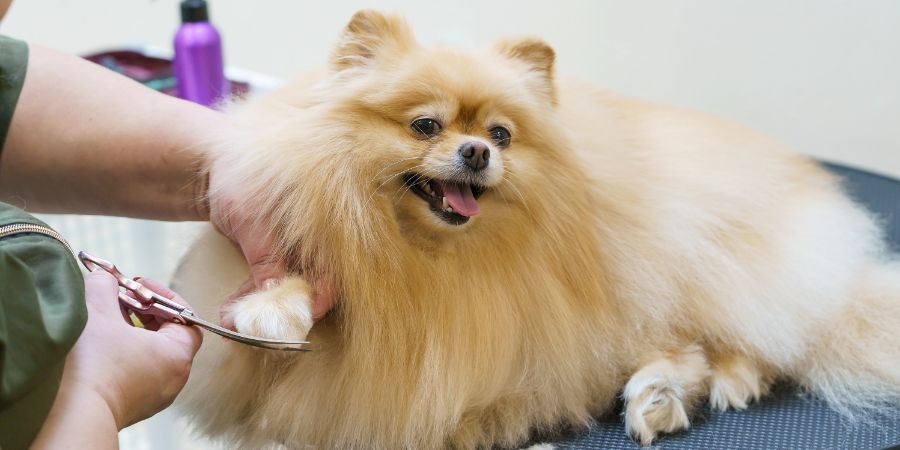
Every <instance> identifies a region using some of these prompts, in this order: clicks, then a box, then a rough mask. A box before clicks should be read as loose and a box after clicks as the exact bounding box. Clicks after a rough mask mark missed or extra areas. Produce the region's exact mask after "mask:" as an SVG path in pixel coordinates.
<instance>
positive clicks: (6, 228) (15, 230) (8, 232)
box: [0, 223, 75, 255]
mask: <svg viewBox="0 0 900 450" xmlns="http://www.w3.org/2000/svg"><path fill="white" fill-rule="evenodd" d="M27 233H35V234H42V235H44V236H48V237H51V238H53V239H56V240H57V241H59V242H60V243H61V244H62V245H63V246H65V247H66V250H68V251H69V253H71V254H73V255H74V254H75V252H74V251H72V247H70V246H69V243H68V242H66V240H65V239H64V238H63V237H62V235H61V234H59V233H57V232H56V230H54V229H52V228H48V227H45V226H42V225H35V224H33V223H12V224H9V225H3V226H2V227H0V239H3V238H7V237H9V236H15V235H18V234H27Z"/></svg>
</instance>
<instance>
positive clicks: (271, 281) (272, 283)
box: [263, 278, 278, 290]
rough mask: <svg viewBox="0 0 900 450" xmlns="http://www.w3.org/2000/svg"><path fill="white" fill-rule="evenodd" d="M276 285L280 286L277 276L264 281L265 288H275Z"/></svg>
mask: <svg viewBox="0 0 900 450" xmlns="http://www.w3.org/2000/svg"><path fill="white" fill-rule="evenodd" d="M275 286H278V280H277V279H275V278H269V279H267V280H265V281H263V289H266V290H268V289H272V288H274V287H275Z"/></svg>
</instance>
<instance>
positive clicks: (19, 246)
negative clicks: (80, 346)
mask: <svg viewBox="0 0 900 450" xmlns="http://www.w3.org/2000/svg"><path fill="white" fill-rule="evenodd" d="M23 222H24V223H34V224H41V222H40V221H38V220H37V219H35V218H33V217H31V216H29V215H28V214H26V213H25V212H24V211H22V210H20V209H17V208H14V207H11V206H9V205H4V204H2V203H0V226H3V225H8V224H11V223H23ZM86 321H87V308H86V306H85V302H84V278H83V277H82V274H81V271H80V270H79V268H78V265H77V263H76V261H75V258H74V257H73V256H72V255H71V253H69V251H68V249H67V248H66V247H65V246H64V245H63V244H61V243H60V242H59V241H56V240H55V239H52V238H49V237H46V236H43V235H39V234H18V235H13V236H7V237H5V238H0V448H2V449H4V450H15V449H20V448H27V447H28V445H29V444H30V443H31V441H32V440H33V439H34V437H35V435H36V434H37V432H38V431H39V430H40V427H41V424H43V422H44V420H45V419H46V417H47V414H48V413H49V411H50V407H51V405H52V404H53V399H54V397H55V396H56V391H57V390H58V388H59V382H60V377H61V376H62V370H63V366H64V364H65V359H66V354H67V353H68V352H69V350H70V349H71V347H72V345H74V343H75V341H76V340H77V339H78V336H79V335H80V334H81V331H82V330H83V328H84V324H85V322H86Z"/></svg>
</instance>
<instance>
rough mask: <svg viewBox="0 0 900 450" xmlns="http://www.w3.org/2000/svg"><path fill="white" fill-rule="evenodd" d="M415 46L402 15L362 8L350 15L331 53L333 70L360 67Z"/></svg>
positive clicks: (398, 54) (410, 31) (397, 54)
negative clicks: (386, 13)
mask: <svg viewBox="0 0 900 450" xmlns="http://www.w3.org/2000/svg"><path fill="white" fill-rule="evenodd" d="M415 46H416V39H415V37H414V36H413V33H412V30H411V29H410V28H409V25H407V24H406V21H405V20H403V18H401V17H398V16H389V15H385V14H382V13H380V12H378V11H373V10H370V9H364V10H362V11H359V12H357V13H356V14H354V15H353V18H352V19H350V23H348V24H347V27H346V28H344V32H343V33H342V34H341V38H340V40H339V41H338V44H337V46H336V47H335V49H334V52H332V54H331V68H332V70H334V71H335V72H339V71H341V70H345V69H349V68H352V67H363V66H367V65H370V64H372V62H374V61H376V60H379V59H382V58H391V57H396V56H400V55H403V54H404V53H406V52H407V51H409V50H410V49H412V48H413V47H415Z"/></svg>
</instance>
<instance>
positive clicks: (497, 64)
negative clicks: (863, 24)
mask: <svg viewBox="0 0 900 450" xmlns="http://www.w3.org/2000/svg"><path fill="white" fill-rule="evenodd" d="M421 116H428V117H436V118H438V119H440V121H442V124H443V126H444V130H443V131H442V133H441V134H440V135H439V136H437V137H436V138H434V139H426V140H423V139H418V138H417V137H416V136H414V135H413V134H412V133H411V132H410V129H409V124H410V123H411V121H413V120H414V119H415V118H417V117H421ZM233 117H234V118H235V120H236V121H237V122H238V123H239V124H241V126H242V127H241V129H239V130H235V134H234V136H229V137H228V139H227V140H226V141H227V142H224V143H223V144H222V146H221V147H222V151H221V152H220V153H218V154H216V155H214V158H215V160H216V161H217V164H218V166H217V167H220V168H221V170H219V171H217V173H216V176H221V177H223V178H222V179H224V180H227V182H228V185H229V186H232V187H235V188H237V189H240V190H242V192H243V193H244V194H246V196H247V198H249V199H250V200H249V201H248V203H247V204H246V205H244V206H245V207H248V208H254V210H256V211H258V212H259V215H260V216H261V217H265V218H266V219H267V220H266V222H267V223H268V224H269V225H270V226H271V227H272V230H273V231H274V232H275V233H276V234H277V236H278V249H279V254H280V255H281V256H282V257H283V258H285V260H286V261H287V262H288V264H289V265H290V267H291V268H292V269H293V270H294V271H295V272H296V273H300V272H301V271H302V273H303V274H304V277H306V278H308V279H318V278H321V277H323V276H325V274H327V275H328V277H330V278H331V279H333V280H334V281H335V283H336V285H337V286H338V288H339V292H340V295H339V298H338V300H337V304H336V307H335V309H334V310H333V311H331V313H329V314H328V315H327V316H326V317H325V318H324V319H322V320H321V321H319V322H318V323H317V324H316V325H315V326H314V327H313V328H312V330H311V331H310V333H309V339H310V341H311V342H312V343H313V346H312V348H313V349H314V351H313V352H311V353H305V354H290V355H285V354H279V353H277V352H269V351H260V350H256V349H251V348H246V347H242V346H240V345H237V344H233V343H231V342H225V341H221V340H218V339H210V340H208V341H207V343H206V344H205V348H204V349H203V350H202V351H201V354H200V356H199V357H198V360H197V364H196V365H197V367H196V368H195V370H194V373H193V375H192V379H191V383H190V384H189V386H188V388H187V389H186V391H185V396H186V405H187V409H188V411H189V413H190V415H191V416H192V417H193V418H194V419H195V422H196V423H197V424H198V425H199V427H200V429H201V430H202V431H203V432H205V433H208V434H211V435H219V436H224V437H225V438H227V439H230V440H231V442H233V443H235V444H236V445H239V446H240V447H242V448H247V447H249V446H259V445H263V444H265V443H268V442H278V443H283V444H286V445H287V446H289V447H301V446H302V445H304V444H312V445H313V446H315V447H318V448H341V449H347V448H379V449H396V448H415V449H426V448H442V447H447V446H449V447H455V448H475V447H484V446H489V445H491V444H499V445H504V446H512V445H517V444H520V443H523V442H524V441H525V440H526V439H527V438H528V436H529V433H530V432H532V431H534V430H552V429H554V428H556V427H559V426H567V425H575V426H579V425H584V424H587V423H589V421H590V420H591V418H592V417H595V416H596V415H598V414H601V413H603V412H606V411H608V410H609V409H610V408H611V407H612V406H613V404H614V402H615V400H616V398H617V396H618V395H619V394H620V393H622V392H624V394H623V396H624V398H625V400H626V402H627V404H626V413H625V421H626V424H627V427H628V430H629V432H630V433H632V434H633V435H634V436H635V437H636V439H638V440H639V441H640V442H642V443H645V444H647V443H650V442H651V441H652V440H653V439H654V438H655V437H656V436H658V435H659V434H660V433H664V432H670V431H675V430H678V429H682V428H685V427H688V426H689V419H690V415H691V413H692V411H693V408H695V407H697V406H698V405H699V403H700V402H701V401H703V399H704V398H705V397H706V396H707V395H709V396H710V401H711V402H712V404H713V406H714V407H716V408H718V409H725V408H728V407H733V408H744V407H746V406H747V404H748V403H749V402H751V401H753V400H755V399H757V398H758V397H759V396H760V395H763V394H764V393H765V392H766V391H767V389H768V387H769V385H770V383H772V381H773V380H774V379H776V378H778V377H783V378H787V379H790V380H794V381H796V382H798V383H800V384H801V385H803V386H805V387H806V388H808V389H809V390H811V391H812V392H814V393H816V394H817V395H820V396H822V397H823V398H825V399H827V400H828V401H829V402H831V404H832V405H834V406H835V407H836V408H838V409H840V410H842V411H844V412H847V413H852V412H853V411H859V410H864V409H865V408H871V407H876V406H878V405H880V404H883V403H894V404H896V403H897V401H898V398H900V395H898V394H900V350H898V349H900V334H898V333H897V330H898V328H900V268H898V267H897V264H896V263H893V262H890V261H889V260H888V259H887V257H886V256H885V255H884V254H883V252H884V247H883V244H882V241H881V238H880V235H879V229H878V227H877V226H876V224H875V222H873V219H872V218H871V217H869V215H868V214H867V213H866V212H865V211H864V210H863V209H862V208H860V207H859V206H857V205H856V204H854V203H853V202H852V201H851V200H849V199H848V198H847V197H846V196H845V195H844V194H843V193H842V192H841V189H840V188H839V186H838V183H837V181H836V180H835V178H834V177H832V176H831V175H829V174H827V173H826V172H825V171H823V170H822V169H820V168H819V167H818V166H817V165H816V164H814V163H813V162H811V161H809V160H807V159H806V158H803V157H800V156H797V155H795V154H793V153H792V152H790V151H788V150H786V149H784V148H782V147H781V146H780V145H778V144H777V143H774V142H772V141H770V140H768V139H765V138H763V137H761V136H759V135H757V134H755V133H753V132H750V131H748V130H745V129H743V128H741V127H738V126H735V125H732V124H729V123H726V122H723V121H720V120H717V119H715V118H712V117H709V116H706V115H703V114H698V113H694V112H689V111H684V110H678V109H673V108H666V107H660V106H656V105H650V104H646V103H643V102H639V101H635V100H631V99H626V98H622V97H619V96H617V95H615V94H612V93H609V92H605V91H601V90H598V89H596V88H594V87H592V86H589V85H586V84H582V83H578V82H574V81H562V82H558V81H557V80H555V79H554V77H553V51H552V50H551V49H550V48H549V47H547V46H546V44H544V43H542V42H540V41H538V40H533V39H524V40H511V41H506V42H504V43H501V44H499V45H498V46H496V47H495V48H493V49H490V50H486V51H483V52H468V53H467V52H459V51H454V50H450V49H445V48H423V47H420V46H419V45H418V44H416V42H415V40H414V39H413V37H412V33H411V31H410V30H409V28H408V27H407V26H406V25H405V23H403V21H402V20H400V19H398V18H396V17H389V16H383V15H381V14H378V13H374V12H361V13H358V14H357V15H356V16H354V18H353V20H352V21H351V22H350V24H349V25H348V27H347V29H346V30H345V32H344V34H343V37H342V38H341V40H340V42H339V44H338V46H337V48H336V50H335V53H334V56H333V58H332V61H331V71H330V72H329V73H328V74H327V75H325V76H324V77H322V78H320V79H318V80H316V81H311V82H309V81H307V82H300V81H298V82H296V83H294V84H292V85H290V86H288V87H287V88H286V89H285V90H283V91H281V92H279V93H277V94H274V95H271V96H269V97H267V98H265V99H262V100H259V101H254V102H250V103H249V104H247V105H243V106H240V107H238V108H237V109H236V111H235V112H234V113H233ZM496 123H502V124H504V125H505V126H507V127H508V128H509V129H510V131H511V132H512V144H511V145H510V146H509V147H508V148H505V149H499V148H497V147H496V146H495V145H494V144H493V143H492V141H491V139H490V136H489V134H488V133H487V128H488V127H489V126H491V124H496ZM473 139H477V140H481V141H483V142H485V143H488V144H489V145H490V150H491V155H492V159H491V166H490V167H489V168H488V169H487V171H486V173H487V177H486V180H487V181H486V182H485V183H486V184H487V185H489V189H488V191H487V192H486V193H485V194H484V195H483V196H482V197H481V198H480V199H479V203H480V205H481V210H482V212H481V213H480V214H479V215H477V216H475V217H473V218H472V220H470V221H469V222H468V223H467V224H465V225H460V226H454V225H449V224H446V223H444V222H442V221H441V220H440V219H438V218H437V217H436V216H435V215H434V214H433V213H432V212H431V211H430V210H429V208H428V206H427V205H426V204H425V202H424V201H423V200H421V199H419V198H418V197H416V196H415V195H413V194H411V193H408V192H407V188H406V186H405V185H404V184H403V180H402V177H401V175H402V174H403V173H406V172H417V173H422V174H426V175H428V176H431V177H440V176H446V175H447V174H448V173H449V170H450V168H451V167H452V164H453V157H454V155H455V151H456V148H457V147H458V146H459V145H460V143H461V142H463V141H465V140H473ZM246 275H247V271H246V266H245V264H244V263H243V260H242V258H241V257H240V255H239V253H238V252H237V251H236V250H234V248H233V247H231V245H230V244H229V243H228V242H227V241H226V240H225V239H224V238H222V237H221V236H218V235H217V234H215V233H213V232H210V233H209V234H208V235H206V236H204V237H203V238H202V239H201V240H200V241H199V242H198V243H197V245H195V246H194V249H193V250H192V251H191V253H190V254H189V255H188V257H187V259H186V261H185V263H184V264H183V266H182V268H181V269H180V272H179V274H178V281H177V285H178V289H180V290H181V291H182V293H183V294H184V296H185V297H186V298H188V299H190V300H191V301H193V302H194V303H195V304H196V306H197V307H198V309H199V311H200V313H201V314H202V315H204V316H207V317H215V316H216V314H217V308H218V305H219V303H220V302H221V300H222V299H223V298H224V297H225V296H226V295H227V294H228V293H229V292H230V291H231V290H233V289H235V288H236V287H237V285H238V284H239V283H240V281H241V280H243V279H244V278H245V277H246ZM243 301H244V302H247V304H245V305H241V304H240V303H239V304H237V305H236V306H235V307H234V308H233V310H232V314H233V315H234V322H235V324H236V326H237V328H238V329H239V330H241V331H246V332H250V333H254V334H260V335H266V336H275V337H286V338H290V337H297V336H302V335H303V334H305V333H306V331H307V329H308V324H309V322H308V320H309V317H310V316H309V288H308V285H306V284H305V282H304V281H303V278H300V276H299V275H296V276H292V277H288V278H287V279H285V280H283V281H282V282H281V283H280V284H278V285H277V286H275V287H273V288H271V289H269V290H265V291H263V292H261V293H257V294H254V295H252V296H251V297H249V298H247V299H245V300H243ZM623 388H624V391H623Z"/></svg>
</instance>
